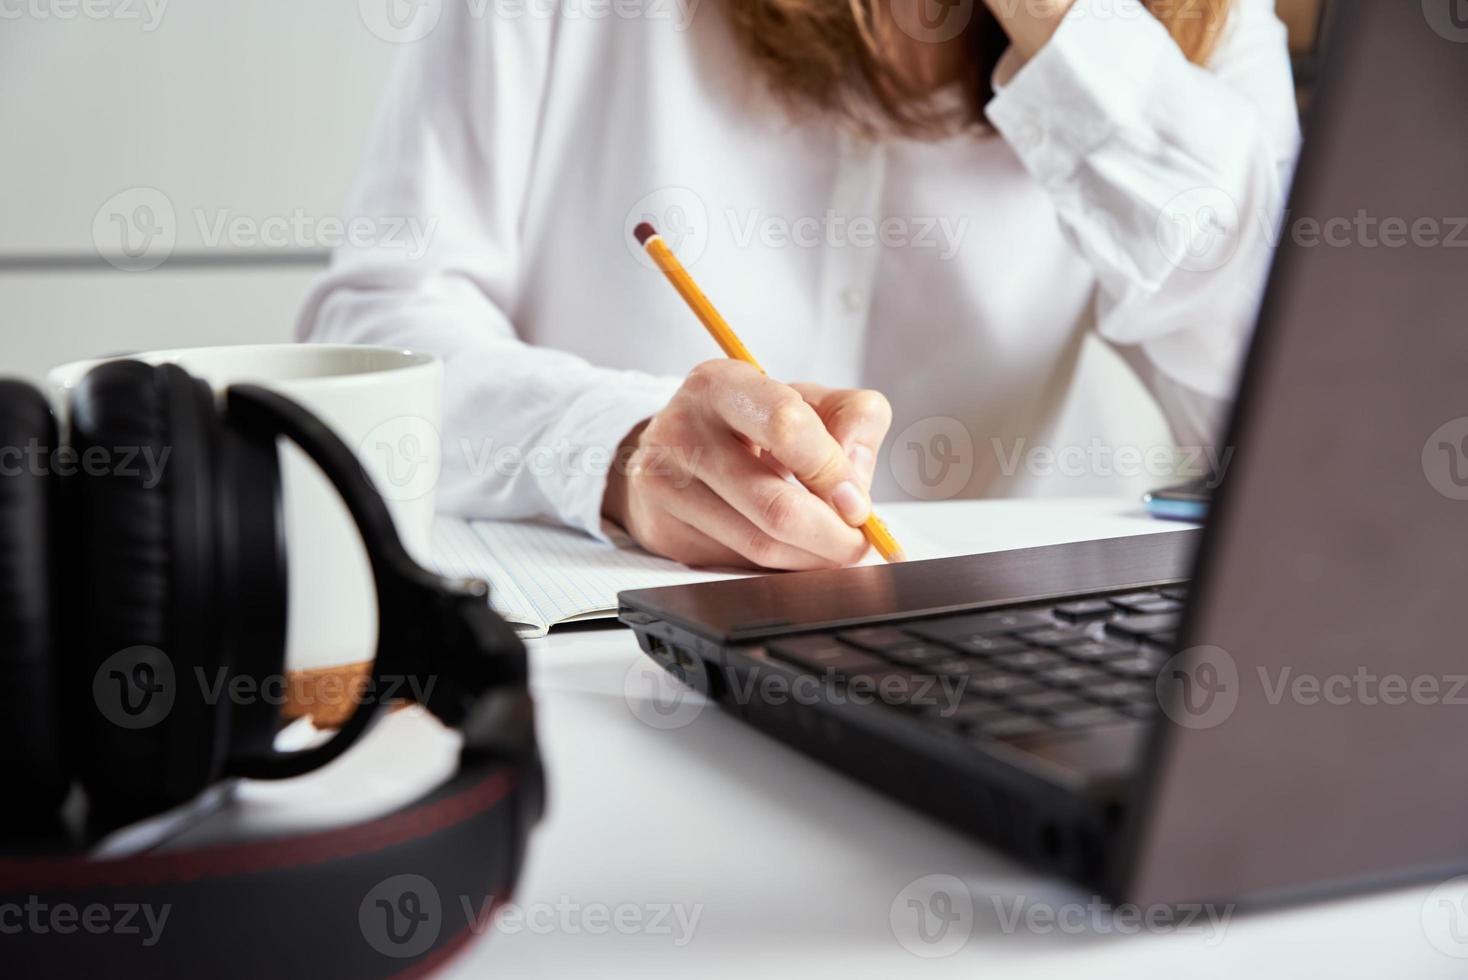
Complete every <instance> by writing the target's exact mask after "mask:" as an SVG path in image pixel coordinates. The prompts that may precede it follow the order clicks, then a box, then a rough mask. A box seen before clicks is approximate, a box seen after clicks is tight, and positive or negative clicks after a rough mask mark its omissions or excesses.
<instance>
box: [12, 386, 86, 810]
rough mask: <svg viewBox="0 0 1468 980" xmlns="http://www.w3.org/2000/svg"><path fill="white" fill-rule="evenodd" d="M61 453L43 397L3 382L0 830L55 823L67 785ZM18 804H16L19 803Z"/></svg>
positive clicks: (29, 390)
mask: <svg viewBox="0 0 1468 980" xmlns="http://www.w3.org/2000/svg"><path fill="white" fill-rule="evenodd" d="M56 448H57V435H56V423H55V420H54V419H53V418H52V417H51V409H50V406H49V405H47V403H46V399H45V398H44V397H43V396H42V395H41V393H40V392H38V391H36V389H34V388H32V387H30V386H29V385H26V384H23V383H21V382H18V381H0V638H3V639H0V690H3V691H4V692H5V693H6V701H5V705H4V708H3V710H0V760H3V761H0V779H4V781H5V787H6V793H5V795H6V798H7V803H6V810H7V811H9V810H11V809H12V808H15V812H5V813H0V821H5V822H9V821H11V820H13V819H16V818H19V820H20V821H22V822H30V821H32V820H35V819H38V818H46V817H49V816H51V815H54V813H55V811H56V808H57V807H58V806H59V805H60V803H61V800H62V798H63V797H64V796H65V795H66V790H67V788H68V786H69V785H70V782H71V780H70V778H69V776H68V773H67V771H66V765H65V758H64V755H63V752H62V748H61V746H62V737H61V726H60V723H59V716H60V701H59V690H60V687H59V663H58V661H57V660H56V659H55V658H56V656H57V651H56V647H57V643H58V638H57V635H56V633H57V618H56V613H57V610H56V609H55V608H54V605H53V603H54V600H55V595H56V586H57V571H58V569H57V565H56V564H55V563H56V562H57V561H58V560H60V557H61V556H60V554H59V552H60V549H58V548H54V547H53V540H52V532H53V529H54V527H55V525H56V516H57V515H56V509H57V501H58V492H57V491H58V487H57V478H56V477H55V476H54V474H53V472H52V467H53V462H54V460H55V458H56V457H55V453H56ZM12 801H13V802H12Z"/></svg>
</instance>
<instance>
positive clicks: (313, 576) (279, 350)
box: [49, 344, 443, 670]
mask: <svg viewBox="0 0 1468 980" xmlns="http://www.w3.org/2000/svg"><path fill="white" fill-rule="evenodd" d="M128 357H129V359H132V360H139V361H144V362H147V363H149V364H163V363H169V362H172V363H176V364H178V365H179V366H180V367H182V368H184V369H185V370H186V371H188V372H189V373H190V374H192V375H194V376H195V377H197V378H200V379H202V380H203V381H205V382H206V383H208V384H209V385H210V387H212V388H213V389H214V390H215V392H222V391H223V390H224V389H225V388H226V387H228V386H230V385H233V384H257V385H260V386H261V387H265V388H269V389H271V390H273V391H277V392H279V393H280V394H283V395H285V396H287V397H289V398H291V399H293V400H295V401H296V402H298V403H300V404H301V405H302V406H304V407H305V408H306V409H308V410H309V411H311V412H312V413H314V414H315V415H316V416H317V417H318V418H319V419H321V421H322V422H324V423H325V424H326V425H327V426H328V427H330V428H331V429H332V430H333V431H334V432H335V433H336V434H337V436H338V437H339V438H341V440H342V441H343V442H345V443H346V444H347V445H348V446H350V447H351V448H352V449H354V450H355V451H356V453H357V457H358V458H359V459H360V460H361V462H362V466H363V468H365V469H366V470H367V473H368V474H369V475H370V476H371V477H372V480H373V482H374V483H375V484H376V485H377V489H378V490H379V491H380V492H381V493H382V495H383V497H384V498H385V499H386V501H387V506H388V509H389V511H391V513H392V516H393V522H394V523H395V524H396V525H397V529H398V534H399V535H400V536H401V537H402V539H403V544H404V546H405V547H406V548H407V549H408V552H409V553H410V554H411V555H413V557H415V558H417V559H418V561H420V562H422V563H423V564H425V565H427V564H428V562H429V541H430V537H431V534H432V529H433V516H434V497H435V492H434V491H435V490H436V488H437V485H438V477H439V473H440V470H441V467H442V462H443V459H442V446H441V443H440V439H439V433H438V426H439V420H440V415H441V402H442V395H443V364H442V362H441V361H439V359H438V358H437V357H436V356H433V355H430V354H419V353H414V352H412V351H404V350H397V349H393V348H388V347H351V346H346V345H336V344H269V345H248V346H239V347H196V348H190V349H183V350H166V351H146V352H144V353H141V354H132V355H128ZM104 360H105V359H104ZM102 362H103V361H102V360H92V361H78V362H76V363H73V364H66V365H63V366H61V367H58V368H56V369H55V370H53V371H52V372H51V373H50V375H49V381H50V385H51V393H52V399H53V401H54V402H55V403H56V408H57V411H58V413H60V414H61V415H62V416H63V417H64V416H65V412H66V403H67V401H68V400H69V398H70V393H71V391H72V389H73V388H75V387H76V385H77V384H78V383H79V382H80V381H81V379H82V378H83V377H84V376H85V375H86V373H87V372H88V371H89V370H91V369H92V368H94V367H96V366H97V365H98V364H100V363H102ZM281 490H282V496H283V499H284V510H285V534H286V547H287V550H288V555H289V561H290V623H289V627H288V635H287V640H286V663H287V665H288V666H289V667H290V668H291V669H292V670H297V669H305V670H309V669H316V668H323V667H338V666H341V665H344V664H350V663H357V662H360V661H363V660H368V659H370V658H371V656H372V652H373V649H374V647H375V645H376V642H377V606H376V601H375V598H374V594H373V587H372V572H371V568H370V566H369V565H368V562H367V553H366V551H365V550H364V549H363V547H362V542H361V540H360V538H359V536H358V534H357V530H356V526H355V525H354V524H353V523H352V519H351V516H350V515H349V514H348V513H347V509H346V507H345V505H344V504H342V502H341V500H340V498H338V497H337V495H336V492H335V491H334V490H333V489H332V488H331V485H330V484H329V483H328V482H327V481H326V478H325V477H324V476H322V475H321V473H320V472H319V471H318V470H317V469H316V467H315V465H314V464H312V463H311V462H310V461H309V460H308V459H307V458H306V456H305V454H303V453H302V452H301V451H300V450H299V449H297V448H296V447H295V446H294V445H291V444H290V443H286V442H284V441H283V440H282V445H281Z"/></svg>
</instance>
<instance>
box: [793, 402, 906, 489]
mask: <svg viewBox="0 0 1468 980" xmlns="http://www.w3.org/2000/svg"><path fill="white" fill-rule="evenodd" d="M791 387H792V388H794V389H795V390H796V391H798V392H800V394H801V397H802V398H804V399H805V400H806V403H807V404H809V405H810V406H811V407H812V408H814V409H815V410H816V414H817V415H818V416H820V419H821V422H822V423H823V424H824V425H825V426H826V431H827V432H829V433H831V437H832V438H833V439H835V440H836V441H837V442H838V443H840V444H841V448H842V449H844V450H845V451H846V458H847V459H848V460H850V461H851V466H852V469H853V470H854V471H855V472H856V475H857V476H858V477H860V478H861V481H862V486H863V487H865V488H867V489H868V490H870V488H871V485H872V477H873V476H875V475H876V471H877V452H878V450H880V449H881V448H882V442H883V441H884V440H885V439H886V438H887V430H888V429H890V428H891V427H892V406H891V405H890V404H889V403H888V402H887V399H886V397H884V396H883V395H882V393H881V392H879V391H868V390H849V389H846V390H838V389H834V388H826V387H824V386H822V385H815V384H796V385H791Z"/></svg>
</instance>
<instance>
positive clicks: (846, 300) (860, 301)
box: [841, 286, 866, 316]
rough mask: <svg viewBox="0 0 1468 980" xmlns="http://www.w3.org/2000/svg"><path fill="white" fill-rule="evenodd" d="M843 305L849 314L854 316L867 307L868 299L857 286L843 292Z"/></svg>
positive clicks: (849, 287) (847, 288)
mask: <svg viewBox="0 0 1468 980" xmlns="http://www.w3.org/2000/svg"><path fill="white" fill-rule="evenodd" d="M841 305H842V306H844V307H845V308H846V312H847V313H850V314H852V315H853V316H854V315H856V314H857V313H860V312H861V311H862V309H863V308H864V307H865V306H866V297H865V296H864V295H862V291H861V290H859V289H857V288H856V287H855V286H848V287H846V288H845V289H843V290H841Z"/></svg>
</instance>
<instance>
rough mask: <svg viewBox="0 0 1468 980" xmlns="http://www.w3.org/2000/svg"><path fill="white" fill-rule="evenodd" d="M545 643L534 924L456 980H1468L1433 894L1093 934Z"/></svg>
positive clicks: (1103, 533) (1020, 520) (708, 712)
mask: <svg viewBox="0 0 1468 980" xmlns="http://www.w3.org/2000/svg"><path fill="white" fill-rule="evenodd" d="M929 507H931V505H929ZM929 515H931V516H933V517H938V518H942V519H943V520H940V521H937V522H930V521H929V520H928V518H929ZM960 515H962V520H960V521H958V522H957V523H956V525H955V530H954V531H953V532H952V533H955V534H959V535H961V536H962V540H963V541H964V543H966V544H967V545H968V546H969V547H971V548H973V549H974V550H984V549H986V548H987V550H998V549H1001V548H1009V547H1019V546H1023V545H1029V544H1042V543H1052V542H1057V541H1064V540H1074V539H1080V538H1086V537H1109V536H1113V535H1119V534H1130V533H1144V532H1149V531H1158V530H1167V529H1169V528H1168V527H1167V526H1165V525H1159V524H1156V523H1153V522H1149V521H1147V520H1146V519H1145V518H1143V517H1141V516H1140V514H1139V513H1138V512H1137V508H1135V507H1118V506H1117V505H1115V504H1101V503H1080V504H1077V503H1074V502H1071V503H1062V502H1034V503H1011V502H994V503H983V504H958V505H939V506H938V507H936V508H932V509H931V510H930V511H928V512H926V513H925V514H924V515H923V519H924V520H923V523H924V524H925V525H927V526H928V527H931V528H937V527H941V526H942V525H943V524H944V523H945V522H947V521H948V520H949V519H951V518H958V517H959V516H960ZM902 516H903V517H904V518H905V519H904V521H903V523H904V524H906V525H909V526H910V525H911V521H910V520H909V519H906V518H908V517H909V515H906V514H904V515H902ZM532 651H533V664H534V683H535V689H536V697H537V700H538V706H539V719H540V725H539V727H540V735H541V739H542V743H543V747H544V755H545V760H546V766H547V769H548V772H549V803H550V808H549V812H548V814H547V817H546V820H545V821H544V823H543V824H542V825H541V827H540V828H539V830H538V832H537V833H536V835H535V838H534V841H533V845H532V850H531V853H530V860H529V864H528V867H527V870H526V874H525V876H524V878H523V880H522V882H521V886H520V888H519V892H518V894H517V896H516V904H517V905H518V906H520V907H521V908H522V909H525V910H526V912H527V915H528V916H531V917H532V921H533V922H534V923H535V928H534V929H532V928H531V927H530V925H529V924H521V925H519V926H517V927H515V928H509V927H506V928H502V929H498V930H491V932H490V933H489V934H488V935H487V936H486V937H485V938H484V939H482V940H481V941H479V942H477V943H476V944H474V945H473V946H471V947H470V948H469V950H468V951H467V952H466V953H464V954H463V955H462V956H461V957H460V958H459V959H458V960H456V961H455V962H454V964H453V966H452V967H451V969H450V971H449V973H448V975H449V976H453V977H465V978H468V977H475V978H479V977H506V978H524V977H548V978H555V980H561V978H572V977H598V978H603V977H629V978H638V980H655V978H665V977H666V978H670V980H688V978H710V977H729V978H738V980H751V978H764V977H771V978H773V977H799V978H803V980H807V978H815V977H842V978H866V977H871V978H878V977H880V978H907V977H954V978H959V977H962V978H965V980H974V978H992V977H1003V976H1014V977H1026V978H1029V977H1037V976H1051V975H1061V974H1062V973H1064V974H1070V973H1072V972H1077V973H1079V972H1080V971H1084V972H1085V975H1086V976H1089V977H1101V978H1106V977H1126V978H1127V980H1135V978H1136V977H1153V976H1157V977H1172V976H1189V977H1192V976H1202V977H1220V978H1223V977H1227V978H1236V977H1273V976H1281V977H1283V976H1291V977H1294V976H1301V975H1304V974H1307V973H1308V974H1310V975H1313V976H1319V977H1323V978H1324V977H1329V978H1331V980H1337V978H1340V977H1358V976H1359V977H1387V976H1391V977H1404V978H1405V977H1412V978H1432V977H1443V978H1447V977H1458V978H1461V977H1464V976H1468V959H1454V958H1452V957H1449V956H1448V955H1445V954H1444V953H1443V952H1441V951H1439V950H1438V949H1437V948H1435V947H1434V946H1433V945H1432V944H1431V943H1430V942H1429V940H1428V938H1427V934H1426V933H1425V931H1424V927H1423V906H1424V901H1425V899H1426V898H1427V895H1428V893H1429V891H1430V888H1428V887H1421V888H1412V889H1404V890H1398V891H1395V892H1390V893H1384V894H1376V895H1370V896H1367V897H1364V898H1354V899H1350V900H1344V901H1337V902H1332V903H1329V904H1318V905H1313V906H1306V907H1301V908H1295V909H1289V910H1286V911H1281V912H1270V913H1264V914H1256V915H1253V916H1247V917H1245V916H1240V917H1237V918H1234V919H1231V920H1229V921H1227V922H1226V923H1225V924H1224V927H1223V928H1222V929H1221V930H1220V929H1217V928H1211V927H1208V926H1207V925H1206V923H1205V924H1200V925H1196V926H1194V927H1193V928H1192V929H1189V930H1183V931H1177V932H1172V933H1143V934H1137V935H1119V934H1117V931H1116V928H1115V927H1114V926H1113V927H1108V926H1107V920H1105V919H1104V918H1103V919H1102V920H1101V922H1100V924H1099V925H1086V926H1081V927H1077V925H1076V923H1075V918H1074V916H1075V914H1076V912H1086V921H1087V922H1090V913H1089V909H1088V907H1087V906H1088V903H1089V902H1090V901H1091V899H1090V898H1089V897H1088V896H1086V895H1084V894H1081V893H1078V892H1075V891H1073V890H1071V889H1070V888H1068V887H1066V886H1064V885H1063V884H1061V883H1059V882H1057V881H1056V880H1054V879H1048V878H1045V877H1043V876H1039V875H1036V874H1034V873H1033V872H1030V871H1028V870H1026V869H1025V868H1023V867H1021V866H1019V865H1017V864H1015V863H1013V862H1011V861H1009V860H1007V859H1006V858H1004V857H1003V856H1001V855H1000V854H998V853H996V852H994V851H992V850H990V849H988V848H985V847H983V846H980V845H978V844H976V843H974V842H972V841H970V840H968V839H966V838H965V837H964V836H962V835H961V834H959V833H957V832H956V831H954V830H951V829H949V828H947V827H946V826H944V825H941V824H939V823H937V822H935V821H933V820H930V819H928V818H927V817H925V816H923V815H921V814H919V813H916V812H914V811H911V810H908V809H905V808H904V807H902V806H901V805H899V804H897V803H895V802H893V801H891V800H889V799H887V798H886V797H884V796H881V795H879V794H878V793H876V792H874V791H872V790H869V789H867V788H866V787H864V786H862V785H860V784H858V783H855V782H853V781H851V780H849V779H847V778H845V777H843V776H841V775H838V774H836V773H834V772H831V771H829V770H827V769H825V768H823V767H822V766H820V765H819V764H817V763H815V762H812V761H809V760H807V759H806V758H804V757H803V756H801V755H799V754H797V753H796V752H795V751H793V750H791V749H788V748H786V747H784V746H783V745H781V744H779V743H777V742H775V741H773V740H771V739H769V738H767V737H765V736H763V735H761V734H759V733H758V732H755V731H753V730H751V729H748V728H746V727H744V726H743V725H741V724H740V723H738V722H737V721H735V720H734V719H732V718H730V717H727V716H726V715H724V714H723V713H722V712H720V711H719V710H717V709H715V708H713V707H712V706H707V707H705V708H704V709H703V710H698V706H697V704H696V702H694V701H692V700H689V701H685V702H684V703H683V704H682V705H681V706H680V707H679V708H678V709H677V717H679V719H680V720H682V721H685V722H686V724H683V725H682V726H681V727H677V728H671V729H662V728H658V727H654V726H652V725H649V724H647V723H645V722H644V721H643V720H642V718H643V717H653V718H656V717H659V716H658V715H657V714H656V713H653V714H649V711H648V709H649V706H650V701H649V695H650V693H651V688H650V687H649V686H648V683H647V681H646V680H645V679H644V675H643V673H642V671H641V665H642V662H643V661H642V658H641V655H640V654H639V653H638V652H637V648H636V643H635V642H634V640H633V637H632V634H631V633H629V632H626V631H623V630H619V629H612V628H608V629H592V630H583V631H579V632H572V633H560V634H553V635H552V636H550V637H548V638H547V639H545V640H540V641H536V642H535V643H533V644H532ZM650 676H657V675H656V674H652V675H650ZM629 677H630V678H631V680H630V682H629ZM665 707H666V705H665ZM426 725H427V723H426V722H424V720H423V719H422V718H421V716H415V715H414V714H413V713H402V714H401V715H399V716H396V717H395V718H394V719H393V720H392V721H390V722H389V723H388V724H386V725H384V726H382V727H381V728H379V729H378V731H377V732H375V733H374V734H373V735H372V736H371V739H370V741H371V742H372V743H373V744H372V745H371V746H364V747H363V750H361V751H358V752H354V753H352V754H351V755H349V756H348V757H347V758H346V759H344V760H343V761H342V762H340V763H338V764H336V765H334V766H332V767H330V768H329V769H328V770H327V771H325V772H323V773H320V774H317V775H315V776H312V777H308V778H307V780H304V781H302V782H303V783H306V786H305V787H304V788H303V787H301V786H300V784H297V787H296V789H294V790H292V792H293V793H295V794H297V795H298V798H299V794H301V793H303V792H304V793H306V794H308V795H310V796H313V797H314V798H315V799H316V800H318V802H319V803H320V804H321V808H322V810H323V813H328V812H331V811H336V812H337V813H338V815H339V814H340V812H341V811H342V809H343V808H350V807H352V806H356V805H360V802H361V799H360V798H361V797H362V794H363V793H364V792H367V790H364V789H363V781H364V776H366V775H367V774H368V773H369V772H370V773H371V775H372V777H373V778H374V779H375V780H378V781H379V782H380V781H381V780H384V779H387V778H388V774H387V773H386V772H385V771H384V754H386V755H387V756H389V757H390V758H389V762H391V763H392V765H391V766H388V768H389V769H391V768H392V767H393V766H398V765H409V764H410V763H409V762H408V760H411V765H412V766H413V767H415V768H420V767H421V766H422V765H423V760H425V759H428V758H435V757H436V758H440V759H445V758H447V755H446V748H445V747H443V746H442V745H441V741H442V740H441V739H440V738H439V737H438V736H437V735H436V734H435V733H433V732H430V731H428V730H427V729H426V727H425V726H426ZM374 753H377V754H374ZM435 753H437V756H435ZM250 791H251V792H252V793H260V794H264V793H267V792H279V790H265V789H261V788H258V787H250ZM354 798H355V800H354ZM328 801H330V803H331V805H330V806H327V805H326V804H327V802H328ZM260 810H263V811H265V812H269V810H270V807H268V806H266V807H262V808H258V809H257V813H256V817H255V818H254V819H251V821H250V822H251V823H253V824H258V823H259V819H258V813H259V811H260ZM1385 829H1386V828H1383V830H1385ZM933 874H945V875H953V876H956V877H957V878H958V879H961V882H962V887H963V889H964V890H966V891H967V892H968V893H969V894H970V896H971V902H972V907H973V913H972V916H971V917H960V918H959V920H958V921H956V922H954V923H953V924H951V925H950V931H949V933H948V935H947V938H946V939H945V940H944V941H943V943H942V944H941V946H942V947H943V948H944V949H946V948H948V947H950V946H952V947H956V948H955V949H954V951H953V952H952V954H951V955H948V956H946V957H942V958H925V957H922V956H919V955H916V954H914V953H913V952H910V951H909V950H908V948H906V946H904V944H903V943H902V942H901V941H900V939H899V935H900V936H902V937H904V938H906V939H907V940H908V943H909V944H910V945H913V946H915V947H916V948H918V949H920V950H923V951H925V952H932V951H934V950H936V949H938V948H939V947H937V946H924V944H923V943H922V942H921V941H919V940H917V939H916V938H915V936H916V933H915V931H914V928H915V918H914V917H915V912H913V911H912V910H911V909H909V908H908V907H907V906H906V902H905V899H906V898H907V897H908V895H905V894H903V892H904V889H905V888H907V887H908V885H909V884H911V883H912V882H914V881H915V880H917V879H920V878H923V877H924V876H927V875H933ZM900 895H901V896H902V898H903V899H904V901H900V902H899V901H898V899H899V896H900ZM960 901H961V899H960ZM894 902H895V903H897V912H896V916H895V918H894V915H893V906H894ZM1016 903H1020V904H1019V906H1018V908H1019V909H1020V910H1021V911H1022V912H1023V911H1025V910H1035V909H1038V910H1039V912H1040V914H1043V912H1044V911H1045V910H1047V909H1055V910H1057V911H1060V912H1063V913H1064V914H1066V915H1067V919H1066V923H1067V924H1066V927H1065V928H1064V929H1062V928H1059V927H1056V928H1053V929H1048V930H1047V929H1043V928H1042V929H1040V930H1031V929H1028V928H1026V926H1025V925H1024V924H1023V921H1024V920H1023V919H1021V921H1020V924H1019V925H1014V924H1013V921H1014V917H1013V912H1014V910H1015V908H1016ZM1076 903H1079V905H1077V904H1076ZM445 904H446V907H449V903H447V902H446V903H445ZM668 906H678V907H681V908H682V909H683V911H684V915H685V916H692V915H694V914H695V913H696V914H697V919H696V924H695V925H694V926H693V929H692V935H691V939H688V941H686V942H684V943H683V944H682V945H679V944H678V941H679V940H681V939H682V938H684V937H683V935H682V933H683V931H684V928H685V927H684V926H683V925H680V924H679V920H677V919H676V918H674V917H673V916H671V915H669V916H668V917H667V918H666V919H664V920H663V921H662V922H661V923H658V924H659V925H661V926H662V927H664V928H665V929H666V930H667V931H656V932H655V931H652V930H647V929H644V930H641V931H637V930H633V929H630V928H627V926H629V925H630V924H631V923H633V922H634V921H639V920H640V921H642V922H645V923H651V922H652V921H653V917H654V916H656V915H658V914H659V911H658V910H660V909H663V908H665V907H668ZM1072 909H1074V910H1075V911H1071V910H1072ZM618 914H620V915H621V916H623V919H622V921H623V923H624V928H623V929H621V930H619V929H618V928H617V926H616V922H617V921H618V920H617V915H618ZM1032 914H1033V913H1032ZM684 921H685V922H686V921H687V920H686V919H685V920H684ZM894 925H895V928H894ZM1460 951H1461V952H1463V953H1464V954H1468V948H1463V949H1461V950H1460Z"/></svg>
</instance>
